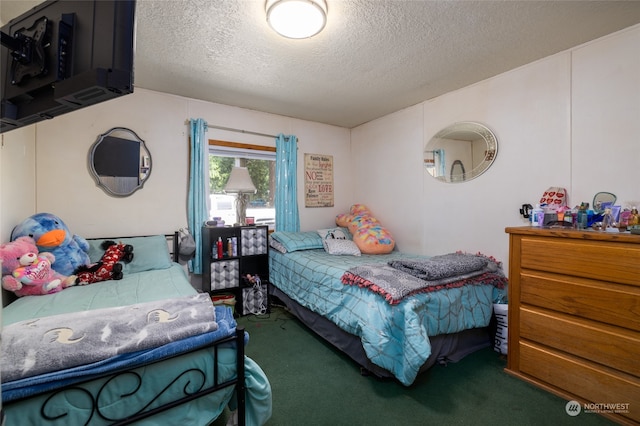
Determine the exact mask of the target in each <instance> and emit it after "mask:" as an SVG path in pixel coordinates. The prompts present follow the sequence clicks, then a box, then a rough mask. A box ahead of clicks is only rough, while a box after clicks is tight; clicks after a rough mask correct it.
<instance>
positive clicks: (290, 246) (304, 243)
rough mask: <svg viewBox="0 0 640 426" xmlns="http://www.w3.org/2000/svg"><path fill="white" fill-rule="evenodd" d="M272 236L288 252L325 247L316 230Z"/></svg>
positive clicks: (281, 232)
mask: <svg viewBox="0 0 640 426" xmlns="http://www.w3.org/2000/svg"><path fill="white" fill-rule="evenodd" d="M271 238H273V239H274V240H276V241H277V242H279V243H280V244H282V246H283V247H284V248H285V250H286V251H287V252H288V253H291V252H292V251H298V250H312V249H319V248H323V246H322V238H320V235H318V233H317V232H316V231H307V232H287V231H276V232H273V233H272V234H271ZM134 252H135V248H134Z"/></svg>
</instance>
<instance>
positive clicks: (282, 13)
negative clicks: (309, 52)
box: [265, 0, 327, 39]
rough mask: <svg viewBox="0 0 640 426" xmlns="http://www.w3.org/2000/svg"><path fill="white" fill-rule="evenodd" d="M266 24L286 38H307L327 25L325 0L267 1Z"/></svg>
mask: <svg viewBox="0 0 640 426" xmlns="http://www.w3.org/2000/svg"><path fill="white" fill-rule="evenodd" d="M265 9H266V11H267V22H268V23H269V25H270V26H271V28H273V29H274V31H275V32H277V33H278V34H280V35H281V36H283V37H287V38H295V39H300V38H309V37H313V36H314V35H316V34H318V33H319V32H320V31H322V29H323V28H324V26H325V24H326V23H327V2H326V1H325V0H267V3H266V5H265Z"/></svg>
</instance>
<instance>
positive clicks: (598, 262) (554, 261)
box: [520, 236, 640, 287]
mask: <svg viewBox="0 0 640 426" xmlns="http://www.w3.org/2000/svg"><path fill="white" fill-rule="evenodd" d="M520 256H521V267H522V268H523V269H533V270H537V271H547V272H556V273H558V274H564V275H573V276H576V277H583V278H592V279H596V280H603V281H609V282H616V283H621V284H630V285H634V286H639V287H640V246H639V245H638V244H627V243H613V242H605V241H585V240H575V239H561V238H540V237H531V236H527V237H522V240H521V249H520Z"/></svg>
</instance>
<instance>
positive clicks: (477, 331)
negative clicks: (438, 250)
mask: <svg viewBox="0 0 640 426" xmlns="http://www.w3.org/2000/svg"><path fill="white" fill-rule="evenodd" d="M269 287H270V289H269V293H270V296H271V298H272V299H273V298H274V297H275V298H277V299H280V301H282V303H283V304H284V305H285V306H286V307H287V309H288V310H289V311H290V312H291V313H292V314H293V315H294V316H295V317H296V318H298V320H300V322H302V323H303V324H304V325H306V326H307V327H308V328H310V329H311V330H312V331H313V332H315V333H316V334H318V335H319V336H320V337H322V338H323V339H324V340H326V341H327V342H329V343H331V344H332V345H333V346H335V347H336V348H338V349H339V350H341V351H342V352H344V353H345V354H347V355H348V356H349V357H351V359H353V360H354V361H355V362H356V363H358V364H359V365H360V366H361V367H362V368H364V369H365V370H366V371H367V372H369V373H371V374H373V375H374V376H376V377H380V378H395V376H394V375H393V373H391V372H390V371H388V370H386V369H384V368H382V367H380V366H378V365H375V364H373V363H372V362H371V361H370V360H369V358H368V357H367V355H366V354H365V351H364V348H363V347H362V343H361V342H360V338H359V337H358V336H354V335H353V334H351V333H347V332H346V331H344V330H342V329H341V328H339V327H338V326H337V325H335V324H334V323H333V322H331V321H329V320H328V319H326V318H325V317H323V316H321V315H319V314H317V313H315V312H313V311H311V310H309V309H308V308H306V307H304V306H302V305H300V304H299V303H298V302H296V301H295V300H293V299H291V298H290V297H289V296H287V295H286V294H285V293H284V292H282V291H281V290H280V289H279V288H277V287H276V286H274V285H273V284H271V283H269ZM272 302H273V300H272ZM429 341H430V342H431V355H430V356H429V358H427V360H426V362H425V363H424V364H423V365H422V367H421V368H420V372H423V371H425V370H427V369H429V368H430V367H432V366H433V365H435V364H446V363H448V362H458V361H460V360H461V359H462V358H464V357H465V356H467V355H469V354H471V353H473V352H476V351H478V350H481V349H484V348H487V347H490V346H491V345H492V344H493V340H492V337H491V333H490V332H489V327H483V328H472V329H467V330H463V331H460V332H458V333H453V334H441V335H438V336H432V337H429Z"/></svg>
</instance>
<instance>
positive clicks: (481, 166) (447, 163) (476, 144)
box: [424, 121, 498, 183]
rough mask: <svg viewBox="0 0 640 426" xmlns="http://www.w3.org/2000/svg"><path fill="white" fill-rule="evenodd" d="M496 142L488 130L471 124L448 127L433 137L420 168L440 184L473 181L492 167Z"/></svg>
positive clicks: (463, 123) (495, 153) (461, 123)
mask: <svg viewBox="0 0 640 426" xmlns="http://www.w3.org/2000/svg"><path fill="white" fill-rule="evenodd" d="M497 154H498V141H497V139H496V137H495V135H494V134H493V132H492V131H491V130H489V128H488V127H486V126H484V125H482V124H480V123H475V122H471V121H465V122H460V123H455V124H452V125H451V126H448V127H446V128H444V129H442V130H440V131H439V132H438V133H436V134H435V135H434V136H433V137H432V138H431V140H429V142H428V143H427V146H426V148H425V151H424V166H425V168H426V169H427V171H428V172H429V174H430V175H431V176H433V177H434V178H436V179H438V180H441V181H443V182H450V183H460V182H466V181H469V180H471V179H475V178H477V177H478V176H480V175H481V174H482V173H484V172H485V171H487V169H488V168H489V167H490V166H491V164H493V162H494V161H495V159H496V155H497Z"/></svg>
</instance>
